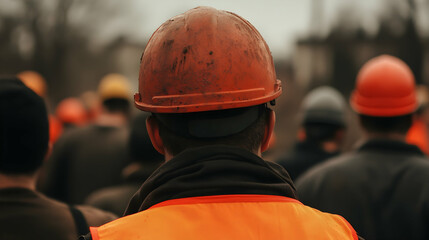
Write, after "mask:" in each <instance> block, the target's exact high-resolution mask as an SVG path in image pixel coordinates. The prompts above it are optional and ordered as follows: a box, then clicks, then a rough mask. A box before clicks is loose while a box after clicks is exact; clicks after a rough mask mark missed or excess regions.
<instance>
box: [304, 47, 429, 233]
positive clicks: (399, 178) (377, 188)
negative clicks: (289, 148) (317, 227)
mask: <svg viewBox="0 0 429 240" xmlns="http://www.w3.org/2000/svg"><path fill="white" fill-rule="evenodd" d="M350 102H351V106H352V108H353V109H354V110H355V111H356V112H357V113H358V114H359V120H360V124H361V127H362V131H363V133H364V136H365V137H366V139H365V142H364V143H363V144H362V145H361V146H360V147H359V148H358V149H357V150H356V151H355V152H353V153H349V154H346V155H343V156H340V157H338V158H335V159H331V160H327V161H326V162H325V163H323V164H321V165H319V166H317V167H315V168H313V169H311V170H310V171H308V172H307V173H306V174H304V175H303V176H302V177H301V178H299V179H298V181H297V183H296V186H297V189H298V195H299V197H300V200H302V202H303V203H305V204H308V205H310V206H312V207H315V208H317V209H321V210H323V211H327V212H332V213H337V214H341V215H342V216H344V217H345V218H346V219H347V220H349V221H350V223H351V224H353V226H354V227H355V228H356V229H357V231H358V232H359V234H361V235H362V236H363V237H364V238H365V239H367V240H371V239H428V238H429V228H428V226H429V159H427V158H426V157H425V156H424V154H423V153H422V151H420V150H419V149H418V148H417V147H416V146H414V145H409V144H407V143H406V142H405V135H406V133H407V131H408V129H409V128H410V126H411V123H412V114H413V113H414V111H415V110H416V108H417V100H416V94H415V83H414V76H413V73H412V72H411V69H410V68H409V67H408V66H407V65H406V64H405V63H404V62H403V61H401V60H400V59H398V58H395V57H392V56H387V55H383V56H380V57H376V58H374V59H372V60H370V61H368V62H367V63H366V64H365V65H364V66H363V67H362V69H361V70H360V72H359V74H358V76H357V80H356V88H355V90H354V92H353V94H352V97H351V100H350Z"/></svg>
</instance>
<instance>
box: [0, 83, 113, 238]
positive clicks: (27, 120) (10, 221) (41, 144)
mask: <svg viewBox="0 0 429 240" xmlns="http://www.w3.org/2000/svg"><path fill="white" fill-rule="evenodd" d="M48 140H49V125H48V114H47V111H46V106H45V103H44V101H43V99H42V98H41V97H39V96H38V95H37V94H36V93H35V92H33V91H32V90H30V89H29V88H28V87H26V86H25V85H24V84H23V83H22V82H21V81H19V80H18V79H16V78H0V226H1V229H0V239H5V240H6V239H13V240H24V239H46V240H58V239H64V240H73V239H76V238H77V237H78V236H79V235H81V234H86V233H87V232H88V231H89V229H88V225H91V226H92V225H94V224H95V225H101V224H104V223H106V222H108V221H111V220H113V219H115V218H116V216H114V215H113V214H111V213H107V212H104V211H100V210H98V209H95V208H92V207H84V206H79V207H74V206H70V205H67V204H64V203H61V202H58V201H55V200H53V199H50V198H48V197H46V196H44V195H43V194H41V193H40V192H38V191H37V190H36V189H35V188H36V179H37V176H38V173H39V172H40V169H41V165H42V163H43V161H44V159H45V158H46V155H47V152H48V148H49V147H48Z"/></svg>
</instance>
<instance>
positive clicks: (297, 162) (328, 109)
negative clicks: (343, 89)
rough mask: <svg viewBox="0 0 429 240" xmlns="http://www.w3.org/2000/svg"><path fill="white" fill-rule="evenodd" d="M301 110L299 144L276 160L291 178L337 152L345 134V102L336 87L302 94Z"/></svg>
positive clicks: (325, 87)
mask: <svg viewBox="0 0 429 240" xmlns="http://www.w3.org/2000/svg"><path fill="white" fill-rule="evenodd" d="M301 113H302V115H303V116H302V125H301V127H300V129H299V131H298V143H297V144H296V145H295V146H294V148H293V149H292V151H290V152H288V153H287V154H286V155H284V156H283V157H281V158H280V159H279V160H278V161H277V162H278V163H279V164H280V165H282V166H283V167H284V168H285V169H286V171H287V172H288V173H289V175H290V177H291V178H292V180H295V179H297V178H298V177H299V176H300V175H301V174H302V173H304V172H305V171H307V170H308V169H310V168H311V167H313V166H314V165H316V164H318V163H321V162H323V161H324V160H326V159H328V158H331V157H334V156H336V155H338V154H339V153H340V150H341V145H342V143H343V141H344V137H345V127H346V102H345V100H344V97H343V96H342V95H341V93H339V92H338V91H337V90H335V89H333V88H331V87H327V86H324V87H319V88H316V89H314V90H313V91H311V92H310V93H309V94H307V96H306V97H305V99H304V101H303V104H302V106H301Z"/></svg>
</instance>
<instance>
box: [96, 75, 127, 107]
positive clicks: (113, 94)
mask: <svg viewBox="0 0 429 240" xmlns="http://www.w3.org/2000/svg"><path fill="white" fill-rule="evenodd" d="M98 95H99V97H100V99H101V102H102V104H103V107H104V109H106V110H107V111H108V112H111V113H122V114H125V115H128V114H129V112H130V86H129V83H128V79H127V78H126V77H125V76H123V75H121V74H117V73H111V74H107V75H106V76H104V77H103V78H102V79H101V81H100V84H99V86H98Z"/></svg>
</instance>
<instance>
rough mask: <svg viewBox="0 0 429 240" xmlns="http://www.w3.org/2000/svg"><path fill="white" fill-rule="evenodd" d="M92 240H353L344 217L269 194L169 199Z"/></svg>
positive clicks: (94, 233) (111, 226)
mask: <svg viewBox="0 0 429 240" xmlns="http://www.w3.org/2000/svg"><path fill="white" fill-rule="evenodd" d="M91 234H92V238H93V240H123V239H141V240H159V239H175V240H201V239H205V240H211V239H213V240H215V239H216V240H218V239H223V240H225V239H231V240H233V239H234V240H237V239H246V240H247V239H261V240H262V239H266V240H273V239H299V240H304V239H311V240H314V239H318V240H323V239H342V240H344V239H355V240H357V239H358V237H357V235H356V232H355V231H354V229H353V228H352V227H351V226H350V224H349V223H348V222H347V221H346V220H344V218H342V217H341V216H338V215H333V214H328V213H323V212H320V211H318V210H316V209H313V208H310V207H307V206H305V205H303V204H302V203H300V202H299V201H297V200H295V199H292V198H287V197H281V196H271V195H219V196H207V197H193V198H182V199H175V200H169V201H165V202H162V203H159V204H157V205H155V206H153V207H151V208H150V209H148V210H145V211H142V212H139V213H136V214H133V215H129V216H126V217H123V218H120V219H117V220H115V221H113V222H110V223H107V224H105V225H103V226H101V227H98V228H94V227H92V228H91Z"/></svg>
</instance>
